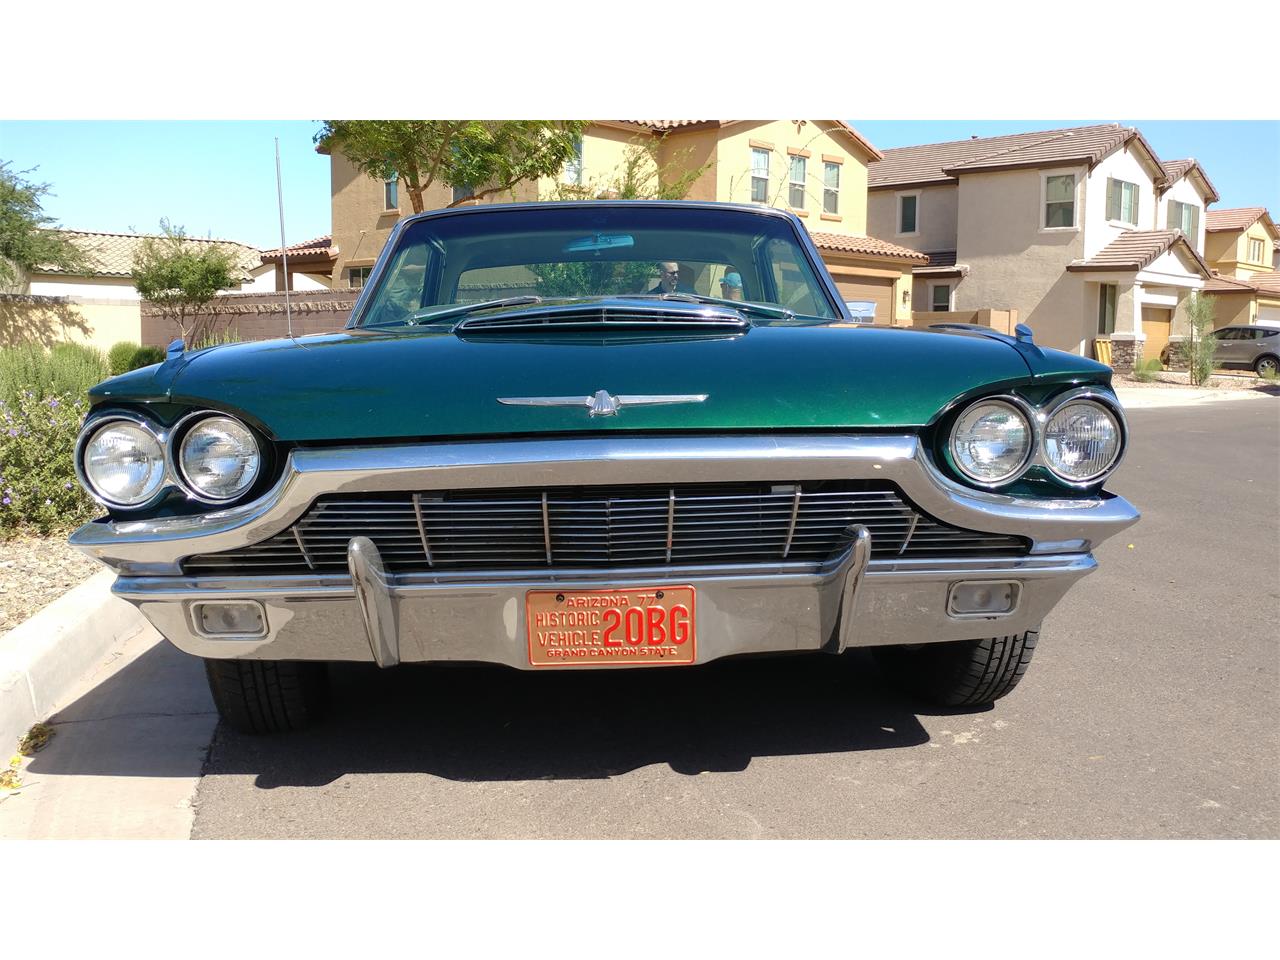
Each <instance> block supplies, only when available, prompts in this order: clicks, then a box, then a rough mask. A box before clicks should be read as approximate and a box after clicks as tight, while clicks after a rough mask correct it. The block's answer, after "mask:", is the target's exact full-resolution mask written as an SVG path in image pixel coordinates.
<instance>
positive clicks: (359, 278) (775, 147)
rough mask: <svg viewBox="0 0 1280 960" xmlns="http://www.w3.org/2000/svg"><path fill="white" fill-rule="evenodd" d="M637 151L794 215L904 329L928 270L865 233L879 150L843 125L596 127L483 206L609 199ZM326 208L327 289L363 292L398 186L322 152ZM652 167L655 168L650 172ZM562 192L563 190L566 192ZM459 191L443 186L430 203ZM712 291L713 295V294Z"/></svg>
mask: <svg viewBox="0 0 1280 960" xmlns="http://www.w3.org/2000/svg"><path fill="white" fill-rule="evenodd" d="M637 148H647V149H646V152H647V156H644V157H641V158H640V159H641V163H642V164H648V165H649V169H651V170H653V171H657V170H658V169H659V167H660V168H661V172H662V174H663V175H665V176H666V177H667V178H668V179H675V178H678V177H681V176H682V175H684V174H686V173H688V174H690V175H692V174H693V173H694V172H695V171H696V172H697V176H696V177H693V179H692V181H691V182H690V184H689V186H688V191H687V193H686V194H685V196H686V198H687V199H690V200H718V201H723V202H733V203H759V204H765V205H769V206H776V207H781V208H784V209H788V210H791V211H793V212H794V213H795V214H796V215H797V216H799V217H800V218H801V219H802V220H803V221H804V222H805V225H806V226H807V227H808V228H809V230H810V233H811V235H812V236H813V239H814V242H815V244H816V245H817V247H818V249H819V251H820V252H821V253H822V256H823V259H824V261H825V262H826V264H827V267H828V269H829V270H830V271H831V274H832V276H833V277H834V279H835V281H836V283H837V285H838V286H839V288H840V290H841V292H842V294H843V295H844V297H845V299H846V300H847V301H850V302H851V303H855V304H857V305H858V312H859V313H860V314H861V315H862V316H863V317H864V318H866V319H869V320H872V321H873V322H875V323H882V324H898V325H902V326H909V325H910V323H911V309H912V305H911V284H912V275H911V269H912V267H914V266H923V265H925V263H927V257H925V256H924V255H923V254H922V253H920V252H919V251H918V250H915V249H912V248H910V247H909V246H906V245H901V244H895V243H892V242H886V241H885V240H884V239H876V238H874V237H869V236H867V169H868V165H869V164H871V163H872V162H874V161H876V160H879V159H880V156H881V155H880V152H879V151H878V150H876V148H875V147H874V146H872V145H871V144H870V143H869V142H867V140H866V139H865V138H863V137H862V136H861V135H860V134H859V133H858V132H857V131H856V130H854V129H853V128H852V127H851V126H849V125H848V124H847V123H845V122H844V121H842V120H594V121H592V122H591V124H590V125H589V126H588V128H587V130H586V132H585V133H584V135H583V137H582V141H581V143H580V146H579V150H578V156H577V158H576V160H575V161H574V162H572V163H570V164H569V165H567V166H566V168H565V169H564V171H563V172H562V174H561V176H560V177H559V178H556V179H544V180H541V181H538V182H536V183H535V182H529V183H523V184H520V185H518V186H517V187H516V188H515V189H514V190H513V191H511V192H510V193H506V194H501V195H493V196H491V197H489V198H487V202H498V203H504V202H511V201H513V200H516V201H526V200H539V199H544V200H545V199H556V198H561V197H564V196H566V195H575V194H574V191H575V190H576V191H578V193H577V194H576V195H580V196H587V197H590V196H595V195H597V194H601V195H605V194H607V192H608V191H607V185H608V184H609V183H611V182H613V181H615V180H616V178H617V176H618V174H619V172H620V171H621V169H622V168H623V166H624V164H625V163H626V162H627V158H628V154H629V153H631V154H632V155H633V156H634V151H635V150H636V149H637ZM330 163H331V176H332V183H331V196H332V211H333V237H332V248H331V250H330V251H329V252H330V253H331V255H332V257H333V259H332V273H331V283H332V285H333V286H335V287H339V286H357V287H358V286H360V284H361V283H363V281H364V278H365V277H366V276H367V275H368V273H369V271H370V269H371V268H372V266H373V263H374V261H375V260H376V259H377V256H378V254H379V252H380V251H381V250H382V247H383V244H384V243H385V242H386V239H387V237H388V235H389V234H390V232H391V228H392V226H394V224H395V222H396V220H397V219H399V218H400V217H401V216H404V215H405V214H407V213H409V212H410V206H409V200H408V197H407V195H406V191H404V190H402V189H400V184H398V183H397V182H396V181H394V180H393V181H388V182H386V183H382V182H379V181H376V180H374V179H372V178H370V177H368V176H366V175H364V174H362V173H360V172H359V171H358V170H357V169H356V168H355V167H354V166H353V165H352V164H351V163H350V162H349V161H348V160H347V159H346V158H345V157H344V156H342V155H341V153H340V152H339V151H337V150H334V151H332V152H331V153H330ZM655 164H656V166H655ZM566 188H568V191H566ZM463 196H465V193H463V192H459V191H455V190H454V189H453V188H452V187H446V186H444V185H441V184H436V185H433V186H432V187H431V188H429V190H428V191H427V193H426V196H425V198H424V199H425V201H426V205H427V207H428V208H439V207H446V206H449V205H450V204H451V203H454V202H455V201H458V200H459V199H460V198H461V197H463ZM716 292H718V291H716Z"/></svg>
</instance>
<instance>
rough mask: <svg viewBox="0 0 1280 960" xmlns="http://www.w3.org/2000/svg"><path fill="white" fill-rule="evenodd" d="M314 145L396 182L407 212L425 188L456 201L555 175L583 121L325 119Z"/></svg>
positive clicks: (419, 206)
mask: <svg viewBox="0 0 1280 960" xmlns="http://www.w3.org/2000/svg"><path fill="white" fill-rule="evenodd" d="M323 123H324V125H323V126H322V127H321V128H320V130H319V131H318V132H317V133H316V135H315V142H316V143H318V144H319V145H320V146H322V147H324V148H325V149H328V150H338V151H339V152H340V153H342V154H343V155H344V156H345V157H346V158H347V159H348V160H350V161H351V162H352V163H353V164H355V166H356V168H357V169H359V170H361V171H363V172H364V173H367V174H369V175H370V176H372V177H375V178H377V179H379V180H391V179H393V178H395V179H399V180H402V181H403V182H404V185H405V189H406V191H407V192H408V194H409V201H410V203H411V204H412V205H413V212H414V213H421V212H422V211H423V210H424V209H425V206H424V204H423V200H422V197H423V194H424V193H425V192H426V190H427V188H429V187H430V186H431V185H432V184H435V183H442V184H444V185H445V186H448V187H454V188H455V189H461V190H463V191H465V195H463V196H460V197H458V199H456V200H454V201H453V202H452V203H450V204H449V206H451V207H456V206H458V205H459V204H462V203H467V202H469V201H473V200H480V199H483V198H484V197H488V196H492V195H493V194H496V193H501V192H502V191H504V190H510V189H511V188H512V187H514V186H515V185H516V184H518V183H523V182H524V181H526V180H536V179H538V178H539V177H551V176H556V175H558V174H559V173H560V171H561V170H562V169H563V168H564V165H565V164H566V163H568V162H569V161H570V160H572V159H573V157H574V156H575V155H576V151H577V143H578V140H579V138H581V136H582V133H583V131H584V130H585V129H586V127H587V122H586V121H585V120H325V121H323Z"/></svg>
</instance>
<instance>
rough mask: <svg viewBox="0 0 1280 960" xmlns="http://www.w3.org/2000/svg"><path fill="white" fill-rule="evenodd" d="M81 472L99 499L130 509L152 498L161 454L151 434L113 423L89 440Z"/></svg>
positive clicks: (161, 479)
mask: <svg viewBox="0 0 1280 960" xmlns="http://www.w3.org/2000/svg"><path fill="white" fill-rule="evenodd" d="M81 469H82V470H83V472H84V479H85V481H86V483H87V484H88V485H89V489H90V490H91V491H92V492H93V493H94V494H96V495H97V496H98V497H99V498H100V499H102V500H104V501H106V502H107V503H110V504H113V505H115V506H120V507H134V506H137V505H138V504H140V503H145V502H146V501H147V500H150V499H151V498H152V497H153V496H155V493H156V491H157V490H159V489H160V485H161V484H162V483H163V482H164V450H163V449H162V448H161V446H160V441H159V440H157V439H156V438H155V437H154V436H153V435H152V434H151V431H149V430H147V429H146V428H144V427H141V426H139V425H138V424H136V423H129V422H128V421H124V420H116V421H114V422H112V423H109V424H106V425H105V426H103V427H101V428H99V429H98V431H97V432H96V433H94V434H93V436H91V437H90V438H89V442H88V443H86V444H85V446H84V451H83V453H82V454H81Z"/></svg>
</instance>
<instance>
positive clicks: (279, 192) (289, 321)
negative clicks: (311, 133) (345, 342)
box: [275, 137, 293, 340]
mask: <svg viewBox="0 0 1280 960" xmlns="http://www.w3.org/2000/svg"><path fill="white" fill-rule="evenodd" d="M275 140H276V201H277V203H278V204H279V207H280V256H281V258H282V259H283V260H284V322H285V324H286V327H287V329H288V331H289V339H290V340H292V339H293V306H292V304H291V303H290V302H289V248H288V247H287V246H285V240H284V181H283V179H282V178H281V176H280V138H279V137H276V138H275Z"/></svg>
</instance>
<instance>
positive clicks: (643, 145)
mask: <svg viewBox="0 0 1280 960" xmlns="http://www.w3.org/2000/svg"><path fill="white" fill-rule="evenodd" d="M660 145H661V140H659V139H653V138H649V139H645V140H635V141H632V142H631V144H630V145H628V146H627V148H626V149H625V150H623V152H622V162H621V163H620V164H618V165H617V166H616V167H614V168H613V169H612V170H610V171H609V172H608V173H606V174H604V175H603V176H598V177H592V178H591V179H590V180H588V181H587V182H586V183H582V184H576V183H556V185H555V186H554V187H553V188H552V190H551V196H550V198H549V199H552V200H589V199H597V198H599V199H610V200H683V199H684V198H685V197H686V196H688V195H689V190H690V189H691V188H692V187H693V185H694V184H695V183H696V182H697V181H698V178H699V177H701V176H702V175H703V174H704V173H705V172H706V171H707V169H708V168H709V167H710V166H711V162H710V161H707V162H706V163H704V164H703V165H702V166H700V167H690V166H689V159H690V155H691V154H692V150H691V149H684V150H680V151H677V152H676V153H673V154H671V156H670V157H668V159H667V160H666V162H663V161H662V158H661V154H660Z"/></svg>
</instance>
